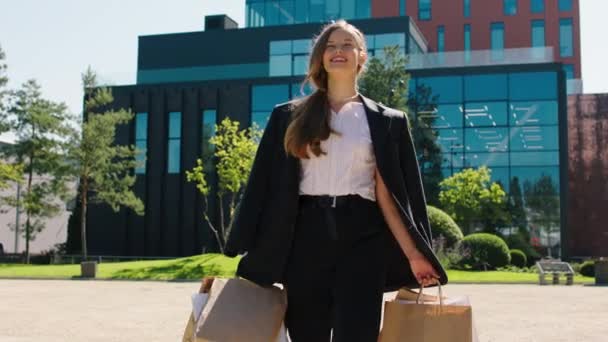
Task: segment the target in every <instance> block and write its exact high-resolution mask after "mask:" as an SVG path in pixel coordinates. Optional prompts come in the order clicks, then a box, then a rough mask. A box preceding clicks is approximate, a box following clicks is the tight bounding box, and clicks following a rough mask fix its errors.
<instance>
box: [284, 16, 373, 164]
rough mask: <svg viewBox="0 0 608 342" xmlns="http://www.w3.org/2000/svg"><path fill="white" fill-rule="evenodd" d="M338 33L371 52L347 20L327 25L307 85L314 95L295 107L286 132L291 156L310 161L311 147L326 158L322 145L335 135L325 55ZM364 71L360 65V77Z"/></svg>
mask: <svg viewBox="0 0 608 342" xmlns="http://www.w3.org/2000/svg"><path fill="white" fill-rule="evenodd" d="M337 29H343V30H345V31H347V32H349V33H350V34H352V36H353V39H354V41H355V43H356V45H357V48H359V49H360V50H362V51H365V52H367V47H366V44H365V37H364V36H363V33H361V31H359V29H357V28H356V27H355V26H353V25H351V24H349V23H347V22H346V21H345V20H338V21H336V22H333V23H330V24H327V25H325V26H324V27H323V29H322V30H321V32H320V33H319V34H318V35H317V36H316V37H315V38H314V44H313V47H312V52H311V53H310V60H309V64H308V65H309V66H308V72H307V73H306V78H305V79H304V82H303V84H306V83H310V84H311V85H312V86H313V88H314V89H315V90H314V92H313V93H312V94H311V95H309V96H306V97H304V98H302V99H300V100H297V101H295V102H294V103H293V106H294V108H293V112H292V117H291V122H290V124H289V126H288V127H287V131H286V132H285V141H284V147H285V151H286V152H287V154H291V155H293V156H295V157H298V158H303V159H308V153H307V147H308V146H309V145H310V148H311V150H312V152H313V153H314V155H315V156H317V157H318V156H319V155H321V154H325V152H324V151H322V150H321V141H322V140H325V139H327V138H329V135H330V134H331V133H332V132H333V130H332V129H331V128H330V126H329V119H330V116H329V103H328V99H327V81H328V74H327V71H326V70H325V68H324V67H323V53H324V52H325V46H326V45H327V41H328V40H329V36H330V35H331V34H332V32H334V31H335V30H337ZM363 69H364V67H363V65H359V66H358V67H357V72H358V74H360V73H361V72H362V71H363ZM333 133H335V132H333Z"/></svg>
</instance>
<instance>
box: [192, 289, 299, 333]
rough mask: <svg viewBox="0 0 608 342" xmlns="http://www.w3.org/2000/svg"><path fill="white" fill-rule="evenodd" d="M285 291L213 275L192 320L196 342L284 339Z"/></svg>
mask: <svg viewBox="0 0 608 342" xmlns="http://www.w3.org/2000/svg"><path fill="white" fill-rule="evenodd" d="M286 310H287V296H286V294H285V291H284V290H282V289H280V288H278V287H275V286H271V287H261V286H259V285H257V284H255V283H253V282H251V281H249V280H246V279H241V278H232V279H228V278H215V279H214V280H213V284H212V285H211V289H210V291H209V297H208V298H207V301H206V303H205V305H204V307H203V308H202V311H201V314H200V317H199V318H198V319H194V318H193V320H194V321H195V322H196V329H195V336H196V340H195V341H196V342H242V341H250V342H269V341H280V340H281V338H285V335H286V334H285V328H284V325H283V319H284V317H285V312H286Z"/></svg>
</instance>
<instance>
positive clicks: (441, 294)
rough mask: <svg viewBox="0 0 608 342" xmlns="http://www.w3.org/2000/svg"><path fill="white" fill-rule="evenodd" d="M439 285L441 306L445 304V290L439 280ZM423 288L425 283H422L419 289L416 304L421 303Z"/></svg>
mask: <svg viewBox="0 0 608 342" xmlns="http://www.w3.org/2000/svg"><path fill="white" fill-rule="evenodd" d="M437 286H438V287H439V306H443V290H442V289H441V283H439V282H437ZM423 290H424V284H421V285H420V290H418V297H416V304H420V297H422V291H423ZM423 304H424V303H423Z"/></svg>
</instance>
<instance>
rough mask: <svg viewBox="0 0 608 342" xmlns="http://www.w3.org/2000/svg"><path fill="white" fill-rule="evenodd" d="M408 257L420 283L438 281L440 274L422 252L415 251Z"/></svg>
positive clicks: (426, 283)
mask: <svg viewBox="0 0 608 342" xmlns="http://www.w3.org/2000/svg"><path fill="white" fill-rule="evenodd" d="M408 259H409V262H410V267H411V269H412V273H413V274H414V276H415V277H416V281H418V284H420V285H422V286H427V285H431V284H435V283H437V282H438V279H439V274H438V273H437V271H435V268H433V266H432V265H431V263H430V262H429V261H428V260H427V258H426V257H425V256H424V255H422V253H420V252H415V253H413V255H412V256H408Z"/></svg>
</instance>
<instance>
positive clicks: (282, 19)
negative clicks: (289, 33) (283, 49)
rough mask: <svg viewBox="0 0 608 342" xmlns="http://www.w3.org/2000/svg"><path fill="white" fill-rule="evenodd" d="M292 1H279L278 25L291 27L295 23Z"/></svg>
mask: <svg viewBox="0 0 608 342" xmlns="http://www.w3.org/2000/svg"><path fill="white" fill-rule="evenodd" d="M294 16H295V8H294V0H288V1H279V25H291V24H293V23H294V22H295V17H294Z"/></svg>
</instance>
